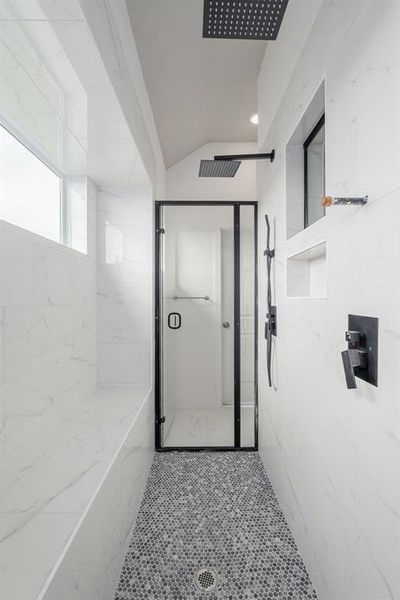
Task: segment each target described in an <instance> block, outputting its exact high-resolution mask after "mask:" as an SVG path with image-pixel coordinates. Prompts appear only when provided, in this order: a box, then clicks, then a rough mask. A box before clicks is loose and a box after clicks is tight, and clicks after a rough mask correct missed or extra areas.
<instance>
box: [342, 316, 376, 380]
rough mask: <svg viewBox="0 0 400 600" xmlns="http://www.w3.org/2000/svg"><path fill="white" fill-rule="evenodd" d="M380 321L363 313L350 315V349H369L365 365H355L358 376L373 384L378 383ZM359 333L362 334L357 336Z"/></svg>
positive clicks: (348, 337) (347, 336)
mask: <svg viewBox="0 0 400 600" xmlns="http://www.w3.org/2000/svg"><path fill="white" fill-rule="evenodd" d="M378 323H379V319H377V318H375V317H364V316H362V315H349V324H348V332H347V333H351V334H352V335H350V336H349V335H347V334H346V340H347V341H348V347H349V350H350V349H353V348H358V349H360V350H366V351H367V361H366V366H365V367H354V374H355V376H356V377H359V378H360V379H363V380H364V381H367V382H368V383H370V384H371V385H375V386H377V385H378ZM355 333H359V334H360V336H355V335H354V334H355Z"/></svg>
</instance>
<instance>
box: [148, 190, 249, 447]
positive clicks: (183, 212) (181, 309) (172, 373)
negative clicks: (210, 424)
mask: <svg viewBox="0 0 400 600" xmlns="http://www.w3.org/2000/svg"><path fill="white" fill-rule="evenodd" d="M221 219H222V220H221ZM227 221H228V222H227ZM154 224H155V322H154V330H155V377H154V381H155V448H156V450H157V451H179V450H185V451H202V450H215V451H219V450H221V451H227V450H245V451H251V450H257V448H258V386H257V380H258V377H257V363H258V360H257V358H258V347H257V320H258V317H257V313H258V306H257V280H258V274H257V203H256V202H224V201H193V202H191V201H159V202H156V203H155V219H154ZM213 236H214V237H213ZM211 246H212V247H215V248H216V256H213V261H214V262H213V265H214V266H211V267H209V266H208V263H207V262H204V261H206V260H207V257H206V258H205V257H204V255H207V256H208V255H209V254H210V247H211ZM210 256H211V254H210ZM199 260H202V261H203V263H202V264H201V265H200V267H201V268H199ZM209 260H211V259H209ZM185 261H186V264H183V265H182V262H184V263H185ZM191 261H192V262H191ZM193 261H194V262H193ZM215 265H216V267H215ZM201 271H202V273H200V272H201ZM211 271H212V272H213V273H214V276H215V278H216V282H217V283H216V285H214V287H213V290H214V293H211V292H208V291H207V290H205V289H203V288H204V287H206V286H207V284H208V285H209V286H210V285H211V284H210V282H207V281H206V283H205V282H204V279H205V275H206V278H207V277H211V275H210V273H211ZM215 272H216V274H215ZM177 273H179V276H180V280H178V279H179V277H178V275H177ZM171 274H172V275H171ZM197 275H199V282H197ZM185 276H186V280H184V281H182V278H183V279H185ZM200 280H201V281H202V284H203V287H201V284H200ZM222 282H223V283H222ZM211 287H212V286H211ZM215 290H219V291H220V294H219V298H217V297H216V296H217V295H218V294H217V292H216V291H215ZM221 290H223V293H221ZM206 292H207V293H206ZM222 296H223V298H225V300H223V299H222ZM228 305H229V306H228ZM224 310H225V312H228V313H229V311H230V314H231V317H230V319H231V322H230V321H227V320H224V319H226V318H227V317H226V314H223V313H224ZM199 315H200V317H199ZM210 315H212V317H213V318H212V319H211V318H210ZM196 318H199V319H200V320H199V322H198V324H196V323H195V322H194V321H196ZM228 318H229V317H228ZM210 323H211V324H210ZM207 328H208V329H207ZM225 332H228V333H229V335H230V338H228V337H224V336H227V335H228V334H226V333H225ZM214 334H215V335H214ZM207 335H209V336H210V339H211V338H212V339H211V341H210V344H209V345H208V346H205V345H204V340H207ZM201 336H202V341H203V346H202V345H201V343H200V342H201V340H200V341H199V339H200V337H201ZM215 336H216V337H215ZM198 338H199V339H198ZM229 339H230V340H232V343H231V344H230V343H229ZM215 340H219V345H218V344H217V343H213V341H215ZM213 352H215V353H216V354H215V356H214V355H213ZM210 355H211V356H210ZM213 358H214V360H213ZM207 361H208V362H207ZM224 362H225V363H226V367H225V369H224ZM215 365H217V366H215ZM212 366H213V367H214V368H213V367H212ZM197 367H198V368H197ZM207 368H213V373H214V374H215V377H216V380H217V381H218V385H214V387H213V388H212V387H210V389H214V388H215V389H216V390H217V391H216V394H214V396H215V398H214V399H213V400H212V401H213V402H214V404H218V406H217V408H214V404H213V406H212V407H211V408H210V407H207V406H206V407H205V408H204V407H203V406H199V402H200V403H201V404H202V403H203V402H207V401H208V400H209V396H210V395H211V394H208V393H205V394H203V395H202V394H201V389H200V390H199V391H198V398H197V405H196V404H195V407H194V408H193V402H196V398H194V400H193V398H189V396H190V395H191V393H190V390H189V388H188V386H190V385H192V381H191V378H192V379H193V385H192V388H193V396H195V395H196V394H195V392H196V390H198V388H199V387H200V388H201V386H202V383H203V382H208V383H210V382H211V383H213V382H212V380H213V377H212V375H211V374H210V373H208V372H207ZM219 371H220V372H219ZM222 381H223V382H222ZM221 382H222V383H221ZM211 383H210V385H211ZM185 386H186V387H185ZM185 402H188V403H189V405H190V408H188V407H186V405H185ZM224 402H225V403H226V404H224ZM185 411H186V413H188V414H189V417H190V415H191V414H196V411H197V412H198V413H201V414H203V413H204V412H205V413H206V418H207V419H208V421H212V420H213V418H214V416H215V415H217V416H218V417H219V418H221V411H222V415H223V418H224V423H223V427H224V429H223V431H224V435H223V436H222V438H223V443H213V440H214V439H218V432H217V436H216V438H213V435H212V434H209V435H208V437H207V435H205V436H204V437H202V436H201V435H200V437H198V438H196V439H198V440H199V443H196V440H195V441H194V442H192V441H190V443H187V441H186V440H187V439H188V437H187V436H186V437H185V434H186V433H187V434H188V435H189V434H190V432H186V431H184V429H185V426H186V425H185V421H184V420H181V421H179V418H181V419H182V418H183V417H182V414H184V413H185ZM191 411H192V413H191ZM218 411H219V412H218ZM186 417H187V415H186V416H185V418H186ZM249 419H250V420H249ZM227 420H228V421H227ZM187 422H189V421H187ZM228 422H229V423H228ZM228 425H229V427H230V426H231V428H232V429H231V434H230V433H229V435H228V434H227V429H226V428H227V426H228ZM174 427H175V429H178V430H179V428H180V429H181V434H182V435H181V436H178V438H176V436H175V437H174V435H173V433H172V431H173V430H174ZM244 427H246V430H244ZM250 430H251V435H249V432H250ZM206 438H207V439H206ZM228 438H229V439H228ZM210 440H211V441H210Z"/></svg>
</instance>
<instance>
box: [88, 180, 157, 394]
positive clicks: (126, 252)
mask: <svg viewBox="0 0 400 600" xmlns="http://www.w3.org/2000/svg"><path fill="white" fill-rule="evenodd" d="M152 222H153V204H152V196H151V189H150V188H147V187H138V188H110V189H107V190H104V189H103V190H100V191H99V200H98V269H97V273H98V284H97V294H98V381H99V384H101V385H117V386H118V385H122V386H126V385H128V386H132V385H143V384H148V385H150V382H151V356H152V348H151V340H152V335H151V331H152V239H153V232H152Z"/></svg>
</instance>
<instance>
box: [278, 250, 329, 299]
mask: <svg viewBox="0 0 400 600" xmlns="http://www.w3.org/2000/svg"><path fill="white" fill-rule="evenodd" d="M287 296H288V298H326V296H327V269H326V242H322V243H321V244H317V245H316V246H312V247H311V248H307V250H304V251H303V252H300V253H299V254H295V255H293V256H290V257H289V258H288V259H287Z"/></svg>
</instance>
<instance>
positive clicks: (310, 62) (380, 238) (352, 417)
mask: <svg viewBox="0 0 400 600" xmlns="http://www.w3.org/2000/svg"><path fill="white" fill-rule="evenodd" d="M399 10H400V5H399V3H398V2H397V1H393V2H392V1H388V2H358V1H349V2H346V3H343V2H324V3H323V4H322V7H321V10H320V12H319V13H318V16H317V19H316V21H315V23H314V27H313V29H312V31H311V33H310V36H309V38H308V39H307V41H306V43H305V45H304V49H303V52H302V55H301V57H300V59H299V61H298V63H297V64H296V65H293V66H292V69H293V72H292V77H291V80H290V83H289V85H288V87H287V89H286V90H282V93H281V95H280V96H279V97H277V98H275V97H274V93H278V90H277V89H276V88H275V90H274V91H272V87H273V86H272V81H271V79H270V76H271V74H273V72H274V71H273V66H272V65H271V63H270V62H269V61H270V59H272V58H273V57H271V56H270V57H269V52H268V51H267V53H266V55H265V59H264V64H263V67H262V69H261V74H260V80H259V112H260V121H261V123H262V125H261V130H260V146H261V148H262V149H263V150H264V149H269V148H270V147H272V146H274V147H275V149H276V151H277V156H276V159H275V162H274V163H273V164H272V165H271V166H270V167H269V168H268V169H267V168H264V167H263V166H262V165H260V166H258V168H257V179H258V191H259V197H260V206H259V208H260V217H261V218H262V217H263V215H264V213H268V215H269V218H270V220H271V222H272V223H273V228H274V230H275V231H276V238H275V243H276V264H275V289H276V297H275V301H276V304H277V306H278V337H277V339H276V345H275V360H274V379H275V384H276V386H277V391H276V392H269V390H268V388H267V379H266V372H265V362H264V360H261V362H260V382H259V390H260V435H261V450H260V451H261V454H262V457H263V460H264V463H265V465H266V467H267V469H268V473H269V474H270V476H271V479H272V483H273V486H274V489H275V490H276V492H277V494H278V497H279V500H280V502H281V504H282V506H283V507H284V511H285V514H286V517H287V519H288V521H289V524H290V527H291V530H292V531H293V532H294V534H295V538H296V541H297V543H298V545H299V548H300V550H301V552H302V554H303V557H304V559H305V562H306V564H307V567H308V570H309V572H310V574H311V578H312V581H313V583H314V585H315V586H316V590H317V592H318V596H319V598H323V599H328V598H332V599H334V600H337V599H344V598H346V599H348V598H352V599H355V598H357V599H359V598H362V599H363V600H377V599H378V598H379V599H383V598H385V599H386V598H393V599H394V598H399V597H400V581H399V574H400V572H399V569H398V548H399V546H398V538H397V535H398V525H399V515H398V472H399V462H398V454H397V452H398V447H399V429H398V409H399V406H398V399H399V387H398V386H399V364H400V353H399V336H400V312H399V307H400V297H399V293H400V290H399V273H400V264H399V256H400V248H399V244H400V238H399V230H400V189H399V172H400V169H399V164H400V162H399V161H400V154H399V147H400V139H399V106H400V104H399V99H400V95H399V39H400V35H399V34H400V15H399ZM298 11H299V12H301V3H299V6H298ZM299 18H301V15H299ZM288 35H289V32H288ZM286 42H287V40H285V31H284V30H283V32H282V37H281V42H280V44H281V45H279V42H278V45H277V46H275V47H274V50H273V53H274V58H275V60H276V61H277V63H278V62H279V60H280V64H281V65H282V68H285V65H286V64H287V62H288V61H290V57H289V56H288V54H286V53H285V52H286V51H285V47H286V48H288V46H286ZM279 53H281V54H279ZM322 80H325V90H326V92H325V93H326V96H325V110H326V112H325V115H326V143H327V154H326V157H327V171H326V176H327V180H326V192H327V194H329V195H331V196H364V195H368V196H369V201H368V204H367V206H365V207H363V208H355V207H354V208H353V207H334V206H333V207H331V208H328V209H327V215H326V217H325V218H323V219H321V220H320V221H318V222H317V223H315V224H314V225H312V226H311V227H310V228H308V229H307V230H305V231H303V232H300V233H298V234H297V235H294V237H291V238H290V239H289V240H287V241H286V239H287V236H286V223H285V221H286V218H285V205H286V193H285V183H286V173H285V154H286V144H287V143H288V141H289V140H290V138H291V136H292V133H293V131H294V130H295V128H296V127H297V125H298V123H299V122H300V120H301V118H302V116H303V114H304V112H305V110H306V109H307V106H308V104H309V103H310V101H311V99H312V98H313V96H314V94H315V92H316V90H317V89H318V88H319V86H320V84H321V81H322ZM267 94H268V100H267ZM271 94H272V96H273V97H271ZM273 105H276V106H278V105H279V108H277V110H276V112H273V113H270V112H269V110H270V109H269V107H270V106H273ZM265 123H270V127H269V129H268V131H266V130H265V129H264V124H265ZM259 238H260V241H261V245H263V243H264V240H265V227H264V224H263V222H262V220H260V229H259ZM321 242H326V244H327V265H326V268H327V294H326V295H327V297H326V298H325V299H318V298H312V297H311V298H289V297H287V296H286V278H287V273H286V270H287V266H288V262H289V257H291V256H294V255H297V254H298V253H300V252H303V251H304V250H306V249H307V248H310V247H311V246H314V245H316V244H319V243H321ZM263 267H264V263H263V262H260V273H261V287H260V298H264V297H265V293H266V287H265V286H266V282H265V277H264V275H263V273H264V271H263ZM300 295H304V294H300ZM349 313H354V314H361V315H369V316H373V317H378V318H379V328H380V330H379V331H380V332H379V386H378V388H374V387H373V386H371V385H368V384H366V383H364V382H362V381H359V382H358V389H357V390H347V389H346V386H345V382H344V375H343V367H342V364H341V356H340V352H341V351H342V350H344V349H345V348H346V342H345V340H344V332H345V330H346V329H347V316H348V314H349ZM259 333H260V336H262V331H261V330H260V332H259ZM260 356H261V357H262V356H263V349H262V348H261V349H260ZM396 486H397V489H396Z"/></svg>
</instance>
